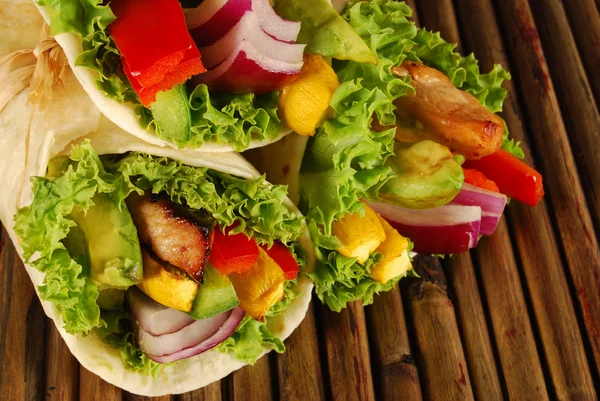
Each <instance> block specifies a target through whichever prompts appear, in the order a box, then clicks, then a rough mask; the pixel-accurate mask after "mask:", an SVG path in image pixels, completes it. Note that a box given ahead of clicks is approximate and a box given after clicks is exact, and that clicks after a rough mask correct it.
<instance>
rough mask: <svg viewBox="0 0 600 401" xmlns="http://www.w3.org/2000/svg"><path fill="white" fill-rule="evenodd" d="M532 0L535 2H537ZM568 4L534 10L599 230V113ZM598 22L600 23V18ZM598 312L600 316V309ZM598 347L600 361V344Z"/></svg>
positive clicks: (556, 0) (551, 1) (552, 0)
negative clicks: (566, 5) (570, 17)
mask: <svg viewBox="0 0 600 401" xmlns="http://www.w3.org/2000/svg"><path fill="white" fill-rule="evenodd" d="M532 4H534V5H535V2H533V3H532ZM565 8H577V7H564V6H563V3H562V1H560V0H547V1H546V2H545V5H544V7H533V8H532V11H533V14H534V17H535V19H536V26H537V27H539V28H538V29H539V34H540V39H541V42H542V45H543V47H544V54H545V55H546V58H547V60H548V67H549V70H550V73H551V75H552V79H553V81H554V82H556V83H559V84H557V85H555V86H554V88H555V90H556V94H557V95H558V99H559V101H560V106H561V109H562V110H563V114H562V115H563V119H564V122H565V125H566V128H567V131H568V133H569V139H570V140H571V146H572V147H573V150H574V151H575V154H576V155H577V157H576V158H575V161H576V162H577V165H578V167H579V170H578V172H579V178H580V179H581V183H582V185H583V189H584V191H585V194H586V197H587V200H588V203H587V207H588V209H589V211H590V213H591V215H592V218H593V219H594V222H595V223H596V227H597V228H598V230H599V232H600V227H599V226H598V224H599V223H600V129H599V127H600V113H599V112H598V108H597V107H596V106H597V105H596V102H595V101H594V96H593V95H592V90H591V88H590V85H589V82H588V80H587V76H586V74H585V70H584V68H583V64H582V62H581V57H580V56H579V53H578V52H577V45H576V43H575V39H574V38H573V34H572V33H571V29H570V27H569V22H568V20H567V17H566V15H565ZM582 22H583V21H582ZM597 24H600V18H599V19H598V21H597ZM592 27H593V25H592ZM586 43H588V41H586ZM590 43H591V42H590ZM596 51H597V53H598V57H599V58H598V60H597V61H600V42H598V43H597V48H596ZM599 70H600V65H596V74H595V75H600V74H598V73H597V71H599ZM567 82H568V84H565V83H567ZM596 298H598V297H596ZM599 305H600V303H598V304H597V305H592V306H591V307H592V308H594V306H599ZM597 309H600V308H597ZM597 316H600V310H599V311H598V315H597ZM598 322H600V318H599V320H598ZM597 340H600V338H597ZM596 343H600V341H596ZM596 351H597V354H596V355H597V356H598V361H600V344H598V348H597V349H596Z"/></svg>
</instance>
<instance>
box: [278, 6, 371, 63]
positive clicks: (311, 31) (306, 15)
mask: <svg viewBox="0 0 600 401" xmlns="http://www.w3.org/2000/svg"><path fill="white" fill-rule="evenodd" d="M274 8H275V11H276V12H277V14H279V15H280V16H282V17H283V18H285V19H288V20H292V21H300V22H301V23H302V25H301V28H300V33H299V34H298V40H297V41H296V42H297V43H303V44H306V45H307V46H306V52H307V53H313V54H320V55H321V56H325V57H334V58H336V59H338V60H353V61H356V62H359V63H370V64H375V63H377V59H376V58H375V55H374V54H373V52H371V50H370V49H369V48H368V47H367V45H366V44H365V42H363V40H362V39H361V37H360V36H358V35H357V34H356V31H355V30H354V29H352V27H351V26H350V25H349V24H348V23H347V22H346V21H345V20H344V19H343V18H342V17H341V16H340V15H339V14H338V13H337V12H336V11H335V9H334V8H333V6H332V5H331V3H330V2H329V1H328V0H278V1H276V2H275V5H274Z"/></svg>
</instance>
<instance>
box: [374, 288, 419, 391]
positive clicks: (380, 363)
mask: <svg viewBox="0 0 600 401" xmlns="http://www.w3.org/2000/svg"><path fill="white" fill-rule="evenodd" d="M365 313H366V316H367V322H368V328H369V339H370V342H371V352H372V356H373V361H374V364H375V366H376V370H375V371H374V372H373V376H374V381H375V388H376V390H377V395H378V396H379V397H380V398H381V399H382V400H400V399H401V400H403V401H421V400H423V396H422V395H421V385H420V381H419V371H418V369H417V366H416V363H415V359H414V357H413V355H412V351H411V349H410V341H409V338H408V331H407V329H406V320H405V317H404V309H403V307H402V298H401V297H400V292H399V290H398V288H395V289H394V290H391V291H388V292H384V293H381V294H379V295H377V296H375V300H374V301H373V305H369V306H367V307H365Z"/></svg>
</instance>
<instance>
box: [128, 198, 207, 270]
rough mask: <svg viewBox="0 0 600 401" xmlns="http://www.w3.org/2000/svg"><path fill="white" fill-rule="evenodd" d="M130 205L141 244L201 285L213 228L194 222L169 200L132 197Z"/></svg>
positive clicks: (129, 201) (129, 200)
mask: <svg viewBox="0 0 600 401" xmlns="http://www.w3.org/2000/svg"><path fill="white" fill-rule="evenodd" d="M126 201H127V206H128V207H129V211H130V212H131V216H132V217H133V222H134V223H135V226H136V228H137V231H138V236H139V237H140V241H141V242H142V243H144V244H145V245H147V246H150V247H151V248H152V251H153V252H154V253H155V254H156V256H158V257H159V258H160V259H162V260H164V261H165V262H168V263H170V264H171V265H173V266H175V267H178V268H180V269H181V270H184V271H185V272H187V273H188V274H189V275H190V276H191V277H192V278H193V279H195V280H198V281H201V279H202V273H203V270H204V266H205V265H206V261H207V259H208V254H209V251H210V241H209V235H210V227H207V226H203V225H201V224H199V223H197V222H196V221H194V219H192V218H191V217H190V216H189V214H188V213H186V212H185V210H183V208H182V207H181V206H179V205H177V204H175V203H174V202H172V201H171V200H169V199H168V198H167V197H166V196H162V195H152V194H150V193H146V194H144V195H142V196H140V195H138V194H136V193H132V194H131V195H129V196H128V197H127V200H126Z"/></svg>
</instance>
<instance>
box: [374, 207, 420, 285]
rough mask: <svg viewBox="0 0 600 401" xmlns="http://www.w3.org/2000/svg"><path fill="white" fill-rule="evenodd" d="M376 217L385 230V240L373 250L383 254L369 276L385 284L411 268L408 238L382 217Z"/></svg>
mask: <svg viewBox="0 0 600 401" xmlns="http://www.w3.org/2000/svg"><path fill="white" fill-rule="evenodd" d="M378 217H379V221H380V222H381V225H382V226H383V229H384V231H385V234H386V240H385V241H383V242H382V243H381V244H380V245H379V247H378V248H377V249H376V250H375V252H379V253H381V254H383V260H382V261H380V262H379V263H377V264H376V265H375V266H373V267H372V268H371V277H372V278H373V280H375V281H377V282H380V283H382V284H385V283H387V282H388V281H390V280H391V279H393V278H394V277H398V276H399V275H401V274H403V273H405V272H407V271H408V270H410V269H412V265H411V263H410V259H409V257H408V239H407V238H404V237H403V236H402V235H400V234H399V233H398V231H396V229H394V227H392V226H391V225H390V224H389V223H388V222H387V221H385V219H384V218H383V217H381V216H378Z"/></svg>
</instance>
